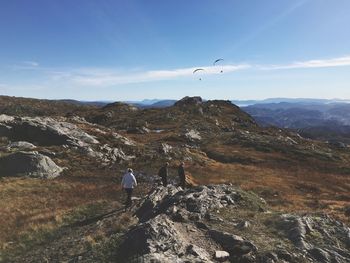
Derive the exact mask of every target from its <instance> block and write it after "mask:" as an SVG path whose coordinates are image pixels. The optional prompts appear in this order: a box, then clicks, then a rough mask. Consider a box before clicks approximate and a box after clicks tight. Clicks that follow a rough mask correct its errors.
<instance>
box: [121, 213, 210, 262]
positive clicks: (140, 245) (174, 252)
mask: <svg viewBox="0 0 350 263" xmlns="http://www.w3.org/2000/svg"><path fill="white" fill-rule="evenodd" d="M134 254H138V255H143V256H144V257H145V258H147V260H150V261H146V262H152V261H151V259H154V258H155V255H157V256H156V257H158V255H159V256H160V255H161V256H160V257H158V258H159V259H161V258H162V257H163V258H164V259H166V260H165V261H161V262H186V260H187V261H189V262H197V261H200V262H212V261H211V260H210V255H209V254H208V253H207V252H206V251H205V250H204V249H202V248H200V247H198V246H197V245H194V244H192V243H191V241H190V239H189V238H188V236H187V235H185V234H184V233H183V232H181V231H180V229H179V228H178V226H177V225H176V223H174V222H172V221H171V220H169V218H168V217H167V216H166V215H159V216H156V217H154V218H152V219H151V220H149V221H147V222H146V223H144V224H140V225H139V226H138V227H136V228H135V229H133V230H131V231H130V232H129V233H127V234H126V237H125V238H124V240H123V242H122V244H121V245H120V247H119V255H120V256H121V257H123V258H128V257H130V256H132V255H134ZM153 262H157V261H153Z"/></svg>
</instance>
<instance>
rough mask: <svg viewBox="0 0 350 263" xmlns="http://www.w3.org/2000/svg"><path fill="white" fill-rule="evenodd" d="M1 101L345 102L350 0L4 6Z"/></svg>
mask: <svg viewBox="0 0 350 263" xmlns="http://www.w3.org/2000/svg"><path fill="white" fill-rule="evenodd" d="M218 58H223V59H224V61H220V62H219V63H217V64H216V65H215V66H213V62H214V61H215V60H216V59H218ZM196 68H203V69H204V70H203V71H199V72H197V73H195V74H193V73H192V72H193V70H194V69H196ZM220 71H223V73H220ZM199 79H201V80H199ZM0 94H2V95H13V96H23V97H37V98H55V99H56V98H72V99H80V100H140V99H145V98H148V99H149V98H170V99H178V98H181V97H183V96H186V95H200V96H202V97H204V98H207V99H213V98H217V99H263V98H269V97H309V98H311V97H312V98H342V99H350V1H349V0H263V1H262V0H220V1H214V0H172V1H169V0H137V1H136V0H128V1H124V0H123V1H121V0H31V1H29V0H8V1H7V0H1V1H0Z"/></svg>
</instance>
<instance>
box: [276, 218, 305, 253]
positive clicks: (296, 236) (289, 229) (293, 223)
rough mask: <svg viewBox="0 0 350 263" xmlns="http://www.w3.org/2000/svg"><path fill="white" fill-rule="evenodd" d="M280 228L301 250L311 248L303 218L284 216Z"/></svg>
mask: <svg viewBox="0 0 350 263" xmlns="http://www.w3.org/2000/svg"><path fill="white" fill-rule="evenodd" d="M280 227H281V228H282V230H283V231H284V232H286V233H287V235H288V238H289V239H290V240H291V241H292V242H293V243H294V244H295V245H296V246H297V247H299V248H301V249H310V248H311V246H310V245H309V244H308V243H307V242H306V240H305V237H306V232H307V229H308V228H307V226H306V224H305V223H304V221H303V220H302V218H300V217H298V216H293V215H282V216H281V222H280Z"/></svg>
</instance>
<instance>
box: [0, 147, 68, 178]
mask: <svg viewBox="0 0 350 263" xmlns="http://www.w3.org/2000/svg"><path fill="white" fill-rule="evenodd" d="M62 171H63V169H62V168H61V167H59V166H57V165H56V164H55V163H54V162H53V161H52V160H51V159H50V158H49V157H47V156H45V155H42V154H40V153H38V152H17V153H14V154H11V155H7V156H4V157H2V158H0V174H1V175H2V176H28V177H39V178H48V179H51V178H55V177H57V176H59V175H60V174H61V172H62Z"/></svg>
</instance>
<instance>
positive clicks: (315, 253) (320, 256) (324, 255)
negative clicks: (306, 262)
mask: <svg viewBox="0 0 350 263" xmlns="http://www.w3.org/2000/svg"><path fill="white" fill-rule="evenodd" d="M308 252H309V254H310V255H311V256H312V257H313V258H314V259H316V260H317V262H324V263H328V262H330V256H329V254H328V252H327V251H324V250H323V249H321V248H312V249H310V250H309V251H308Z"/></svg>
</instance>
